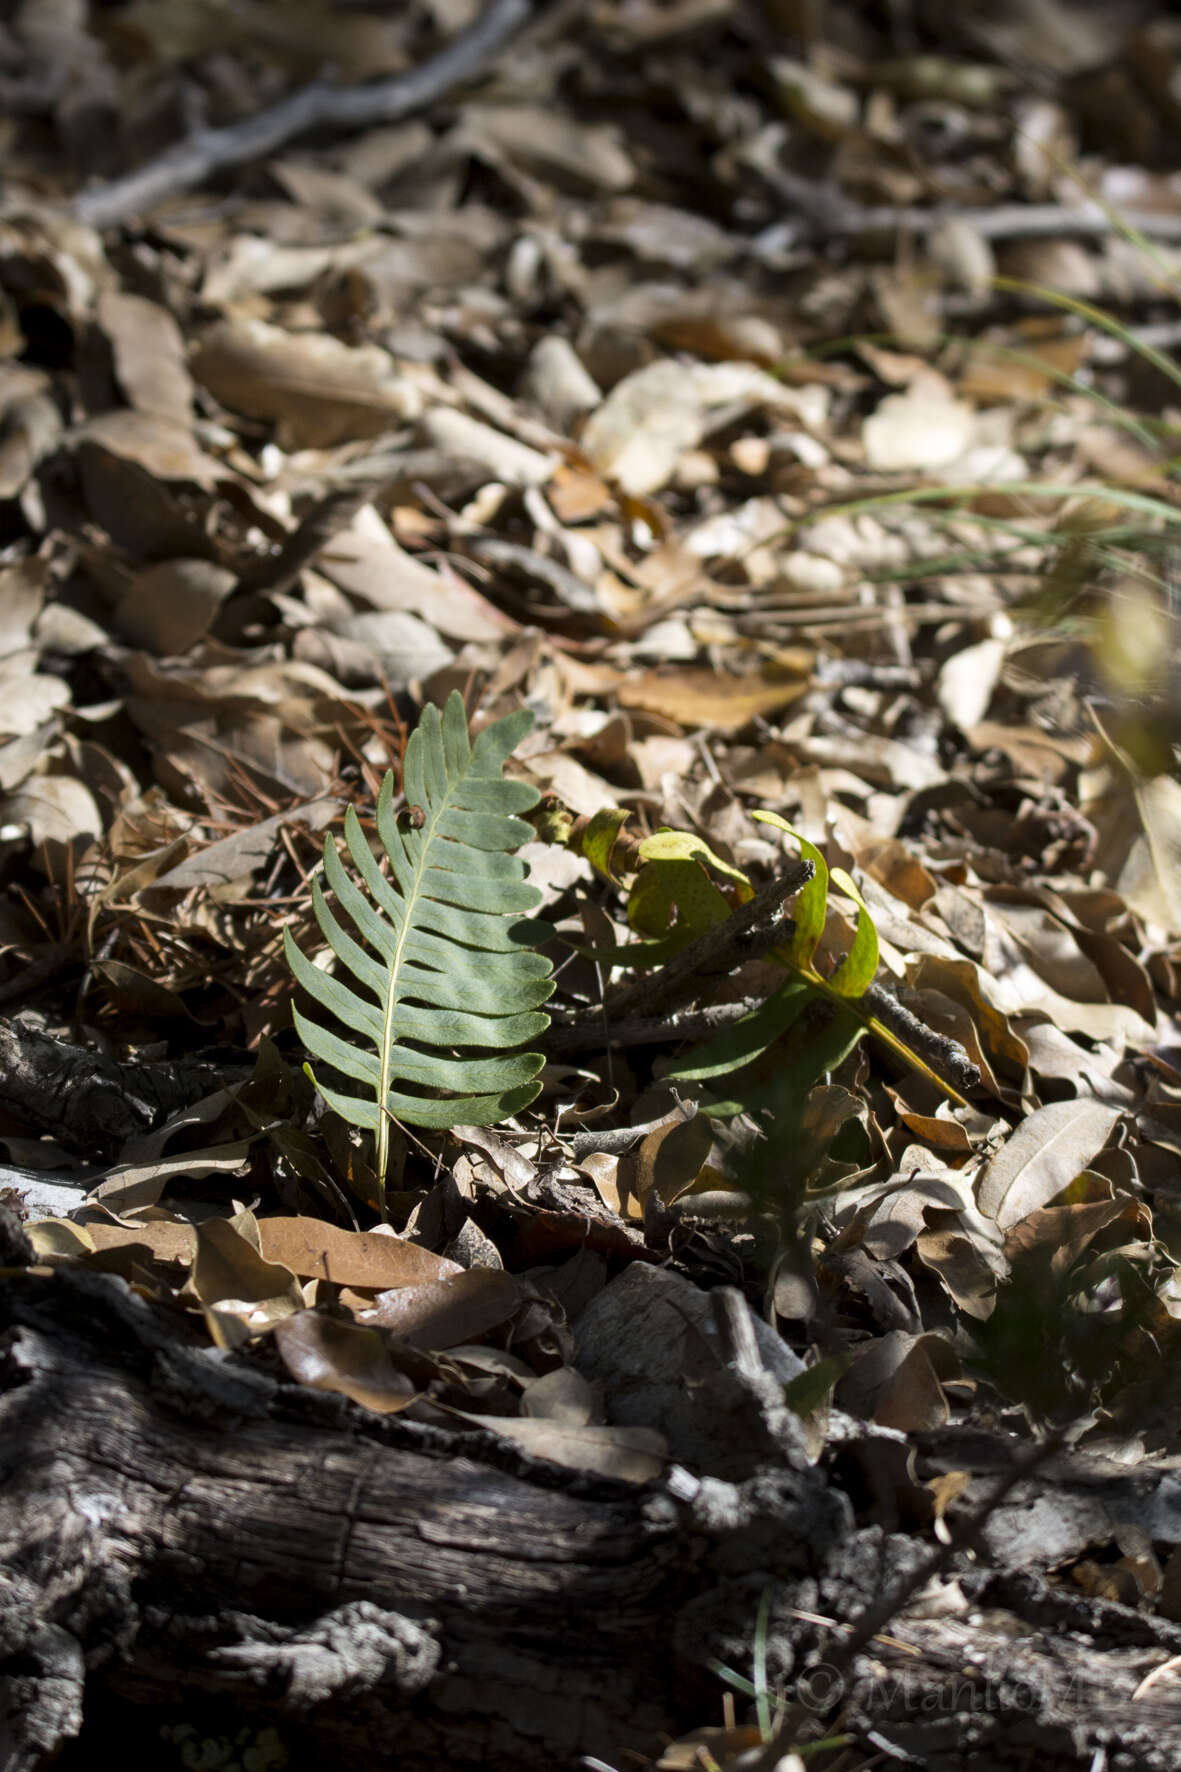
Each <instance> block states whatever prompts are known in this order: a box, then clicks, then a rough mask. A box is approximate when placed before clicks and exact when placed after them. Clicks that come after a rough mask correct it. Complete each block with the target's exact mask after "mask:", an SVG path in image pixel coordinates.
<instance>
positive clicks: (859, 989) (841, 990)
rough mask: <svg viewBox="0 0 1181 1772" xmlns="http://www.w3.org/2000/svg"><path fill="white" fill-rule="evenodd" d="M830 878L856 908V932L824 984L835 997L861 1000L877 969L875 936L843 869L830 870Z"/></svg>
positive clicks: (858, 893) (866, 906) (851, 883)
mask: <svg viewBox="0 0 1181 1772" xmlns="http://www.w3.org/2000/svg"><path fill="white" fill-rule="evenodd" d="M832 878H833V884H834V885H836V886H838V887H839V888H840V890H841V891H842V892H843V893H845V894H846V895H847V896H848V897H849V898H851V899H852V900H853V903H854V904H855V905H856V906H857V929H856V931H855V933H854V936H853V946H852V947H851V948H850V949H849V951H848V953H847V954H846V955H845V957H844V959H843V960H842V961H841V963H840V965H839V966H838V967H837V969H836V971H835V972H834V973H833V975H832V977H831V978H830V979H829V981H828V985H829V989H830V990H833V991H835V992H836V993H837V995H838V996H839V997H863V996H864V995H865V992H866V991H867V990H868V988H869V984H870V980H871V979H872V978H873V975H874V973H875V972H876V971H877V969H878V932H877V930H876V929H875V928H874V922H873V918H872V917H871V916H870V914H869V906H868V905H867V904H866V902H865V900H864V899H863V898H862V896H861V894H860V892H858V890H857V888H856V886H855V885H854V884H853V882H852V880H851V879H850V878H849V876H848V874H847V873H846V872H845V870H844V868H834V869H833V870H832Z"/></svg>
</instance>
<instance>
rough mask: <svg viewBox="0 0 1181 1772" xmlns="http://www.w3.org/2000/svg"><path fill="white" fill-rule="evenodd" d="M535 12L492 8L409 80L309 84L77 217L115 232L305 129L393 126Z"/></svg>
mask: <svg viewBox="0 0 1181 1772" xmlns="http://www.w3.org/2000/svg"><path fill="white" fill-rule="evenodd" d="M533 10H534V8H533V4H532V0H489V4H488V5H487V6H486V7H485V9H484V11H483V12H482V13H481V14H480V16H479V17H478V18H477V20H476V22H475V24H473V25H472V26H471V27H470V29H469V30H466V31H461V32H460V34H459V36H458V37H455V38H454V39H453V40H452V41H451V42H450V43H448V45H447V47H446V48H445V49H442V50H440V51H439V54H438V55H436V56H432V57H431V59H430V61H428V62H424V63H423V65H422V67H420V68H412V69H411V71H410V72H409V73H408V74H396V75H394V76H393V78H392V79H389V80H376V81H373V82H372V83H371V84H368V85H364V86H331V85H329V84H328V82H327V81H324V80H314V81H313V82H312V83H311V84H310V85H308V86H305V87H303V88H301V90H300V91H298V92H293V93H292V94H291V95H290V97H288V98H285V99H282V100H280V102H279V103H278V104H277V105H272V106H271V107H270V108H269V109H268V110H265V111H260V112H259V113H258V115H257V116H254V117H244V118H243V119H242V121H241V122H240V123H231V124H228V125H227V126H226V127H225V128H223V129H204V128H199V129H195V130H193V131H192V132H191V134H189V135H187V136H184V137H183V138H182V139H181V140H180V141H178V142H175V143H174V144H173V146H172V147H170V148H168V149H167V150H166V151H165V152H164V153H163V154H161V155H159V157H158V158H157V159H155V160H151V161H149V162H148V164H147V165H146V166H141V167H139V168H137V170H136V171H135V172H131V173H128V175H127V176H126V178H119V179H115V180H113V181H112V183H110V184H107V185H100V186H98V187H97V188H96V189H94V190H90V191H83V192H82V193H81V194H80V195H79V196H78V197H77V198H76V199H75V202H74V214H75V216H76V217H77V219H78V220H79V221H81V222H86V223H88V224H89V225H90V226H91V227H95V228H104V227H113V226H114V225H115V224H117V223H119V222H125V221H130V220H131V219H132V217H134V216H136V215H139V214H141V213H142V212H143V211H144V210H145V209H148V208H150V207H151V205H152V204H154V203H159V202H161V201H162V199H164V198H165V197H175V196H176V195H177V194H178V193H179V192H181V191H188V190H192V188H193V187H194V186H195V185H199V184H201V183H202V182H203V180H205V179H207V178H208V177H209V176H210V174H211V173H214V172H220V171H222V170H223V169H224V168H225V167H227V166H241V165H244V164H245V163H246V162H247V161H249V160H258V159H260V158H261V157H262V156H263V155H264V154H273V153H274V152H275V150H276V148H281V147H282V146H283V145H284V144H285V143H286V142H289V141H291V140H292V139H293V138H294V137H295V136H298V135H304V134H306V133H307V131H308V130H310V129H323V128H330V129H362V128H367V127H369V126H370V125H372V124H375V123H394V122H397V121H398V119H399V118H402V117H406V116H409V114H410V113H411V112H412V111H419V110H421V109H422V107H423V106H424V105H428V104H431V103H433V102H434V100H435V99H437V98H441V97H442V95H443V94H444V93H445V92H448V91H450V90H451V88H452V87H455V86H459V85H462V83H463V82H464V81H465V80H470V79H471V78H472V76H473V75H474V74H476V73H478V72H480V71H481V70H482V69H483V68H484V67H485V66H486V65H487V64H488V63H489V62H490V61H491V60H492V59H493V57H494V56H497V55H499V53H500V51H501V50H502V49H503V48H504V47H505V45H506V44H507V43H508V41H509V40H510V38H512V37H514V36H515V35H516V34H517V32H518V31H520V30H521V29H522V27H523V26H524V25H525V24H527V23H528V21H529V19H530V18H531V17H532V15H533Z"/></svg>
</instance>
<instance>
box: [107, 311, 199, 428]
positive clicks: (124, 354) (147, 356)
mask: <svg viewBox="0 0 1181 1772" xmlns="http://www.w3.org/2000/svg"><path fill="white" fill-rule="evenodd" d="M98 323H99V325H100V326H101V327H102V328H103V330H104V332H105V333H106V335H107V337H108V338H109V340H110V343H111V353H112V355H113V357H114V360H115V374H116V376H117V377H118V380H119V385H120V386H121V387H122V389H123V392H124V394H125V395H126V396H127V400H128V403H129V404H130V405H131V406H134V407H135V408H136V410H137V411H139V412H154V413H157V414H159V416H160V417H161V418H166V419H171V420H172V422H173V423H174V424H178V425H187V424H188V423H189V421H190V419H191V416H192V405H193V382H192V378H191V376H190V375H189V371H188V365H187V363H186V361H185V343H184V338H183V336H182V334H181V330H180V327H179V326H178V325H177V323H176V321H175V320H174V319H173V317H172V315H171V314H170V313H169V312H168V310H167V308H162V307H161V306H160V305H159V303H158V302H154V301H147V300H146V299H145V298H144V297H143V296H142V295H124V294H122V293H121V292H120V291H118V290H114V289H108V290H104V291H103V293H102V295H100V296H99V300H98Z"/></svg>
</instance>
